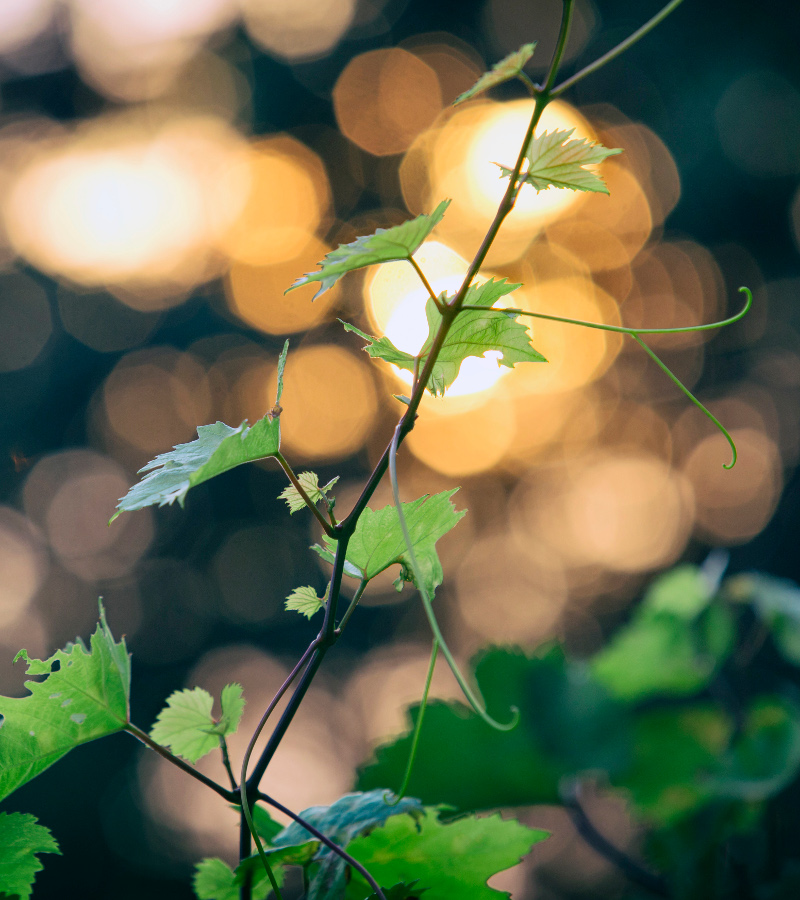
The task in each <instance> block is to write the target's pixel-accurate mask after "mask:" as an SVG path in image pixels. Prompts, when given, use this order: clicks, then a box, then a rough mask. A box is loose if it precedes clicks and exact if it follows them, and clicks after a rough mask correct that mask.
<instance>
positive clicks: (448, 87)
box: [403, 32, 484, 106]
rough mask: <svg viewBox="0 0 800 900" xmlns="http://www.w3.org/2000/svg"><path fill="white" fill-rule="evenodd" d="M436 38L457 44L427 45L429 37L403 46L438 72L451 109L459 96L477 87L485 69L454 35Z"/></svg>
mask: <svg viewBox="0 0 800 900" xmlns="http://www.w3.org/2000/svg"><path fill="white" fill-rule="evenodd" d="M435 37H436V38H439V39H445V40H449V41H452V42H453V43H452V44H451V43H442V44H440V43H432V44H429V43H427V42H425V38H426V36H425V35H418V36H415V37H413V38H410V39H409V40H407V41H405V42H404V44H403V46H404V47H405V49H407V50H411V51H412V52H413V54H414V56H418V57H419V58H420V59H421V60H422V61H423V62H424V63H425V64H426V65H428V66H430V67H431V68H432V69H433V71H434V72H436V77H437V78H438V79H439V87H440V89H441V93H442V102H443V104H444V105H445V106H449V105H450V104H451V103H452V102H453V101H454V100H455V99H456V97H458V95H459V94H463V93H464V91H466V90H469V88H471V87H472V85H473V84H475V82H476V81H477V80H478V79H479V78H480V77H481V75H482V74H483V71H484V69H483V66H482V65H480V60H479V59H478V58H477V54H475V52H474V51H473V50H472V48H471V47H470V46H469V45H467V44H461V42H460V41H457V39H455V38H453V36H452V35H450V34H447V35H445V34H443V33H441V32H437V33H436V34H435ZM420 41H423V43H420Z"/></svg>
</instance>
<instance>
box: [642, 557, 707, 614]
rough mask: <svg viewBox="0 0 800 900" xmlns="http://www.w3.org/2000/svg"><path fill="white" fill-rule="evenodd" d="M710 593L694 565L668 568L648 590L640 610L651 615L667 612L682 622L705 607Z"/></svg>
mask: <svg viewBox="0 0 800 900" xmlns="http://www.w3.org/2000/svg"><path fill="white" fill-rule="evenodd" d="M710 600H711V591H710V590H709V585H708V582H707V581H706V578H705V576H704V575H703V573H702V571H701V570H700V569H699V568H698V567H697V566H691V565H682V566H676V567H675V568H674V569H670V570H669V572H665V573H664V574H663V575H659V576H658V578H656V579H655V581H654V582H653V583H652V584H651V585H650V587H649V588H648V589H647V591H646V593H645V595H644V599H643V600H642V607H643V609H644V610H646V611H647V612H651V613H669V614H670V615H674V616H678V617H680V618H681V619H686V620H687V621H691V620H693V619H696V618H697V617H698V616H699V615H700V613H701V612H703V610H704V609H706V607H707V606H708V604H709V602H710Z"/></svg>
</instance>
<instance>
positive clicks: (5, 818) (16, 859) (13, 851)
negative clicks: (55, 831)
mask: <svg viewBox="0 0 800 900" xmlns="http://www.w3.org/2000/svg"><path fill="white" fill-rule="evenodd" d="M37 853H58V854H60V853H61V851H60V850H59V849H58V844H57V843H56V841H55V839H54V838H53V835H52V834H51V833H50V831H49V830H48V829H47V828H45V827H44V825H39V824H38V823H37V821H36V819H35V818H34V817H33V816H32V815H30V814H29V813H18V812H14V813H5V812H2V813H0V896H3V897H30V895H31V891H32V890H33V881H34V878H36V873H37V872H39V871H41V870H42V869H43V868H44V867H43V866H42V864H41V863H40V862H39V859H38V857H37V855H36V854H37Z"/></svg>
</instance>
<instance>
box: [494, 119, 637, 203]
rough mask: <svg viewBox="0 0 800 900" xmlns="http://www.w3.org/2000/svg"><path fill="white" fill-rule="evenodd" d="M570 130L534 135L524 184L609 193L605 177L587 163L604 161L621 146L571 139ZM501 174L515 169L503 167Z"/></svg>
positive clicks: (541, 188) (521, 179) (528, 153)
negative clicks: (591, 168) (611, 148)
mask: <svg viewBox="0 0 800 900" xmlns="http://www.w3.org/2000/svg"><path fill="white" fill-rule="evenodd" d="M573 131H575V129H574V128H571V129H570V130H569V131H550V132H548V131H545V132H544V134H540V135H538V136H537V137H534V138H533V139H532V140H531V142H530V145H529V146H528V152H527V153H526V154H525V157H526V159H527V160H528V168H527V169H525V170H524V171H523V173H522V175H521V176H520V183H521V184H530V185H533V187H535V188H536V190H537V191H543V190H545V189H546V188H549V187H557V188H569V189H570V190H572V191H594V192H596V193H602V194H607V193H608V188H607V187H606V183H605V182H604V181H603V179H602V178H601V177H600V176H599V175H597V174H596V173H595V172H592V171H591V170H589V169H585V168H584V166H589V165H595V164H597V163H601V162H603V160H604V159H607V158H608V157H609V156H613V155H614V154H615V153H622V150H621V149H615V150H609V148H608V147H604V146H603V145H602V144H593V143H592V142H591V141H587V140H586V139H585V138H575V139H574V140H569V138H570V137H571V135H572V133H573ZM500 170H501V173H502V177H504V178H508V177H510V175H511V173H512V171H513V170H512V169H509V168H507V167H506V166H500Z"/></svg>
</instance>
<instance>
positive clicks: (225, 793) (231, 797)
mask: <svg viewBox="0 0 800 900" xmlns="http://www.w3.org/2000/svg"><path fill="white" fill-rule="evenodd" d="M123 730H124V731H127V732H128V734H131V735H133V736H134V737H135V738H136V739H137V740H139V741H141V742H142V743H143V744H146V745H147V746H148V747H149V748H150V749H151V750H155V751H156V753H157V754H158V755H159V756H161V757H163V758H164V759H165V760H167V762H171V763H172V765H173V766H177V767H178V768H179V769H183V771H184V772H186V774H187V775H191V776H192V778H194V779H196V780H197V781H199V782H200V783H201V784H204V785H205V786H206V787H209V788H211V790H212V791H216V792H217V793H218V794H219V795H220V797H223V798H224V799H225V800H227V801H228V803H238V800H239V795H238V794H237V793H236V792H235V791H229V790H228V789H227V788H224V787H223V786H222V785H221V784H217V782H216V781H214V780H213V779H212V778H209V777H208V776H206V775H203V773H202V772H198V771H197V769H195V767H194V766H192V765H189V763H187V762H186V761H185V760H183V759H181V758H180V757H179V756H175V755H173V754H172V753H170V752H169V750H167V748H166V747H162V746H161V744H157V743H156V742H155V741H154V740H153V739H152V738H151V737H150V735H149V734H147V733H145V732H144V731H142V730H141V729H140V728H137V727H136V726H135V725H134V724H133V722H128V724H127V725H126V726H125V728H124V729H123Z"/></svg>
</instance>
